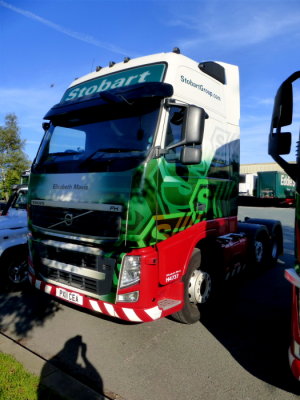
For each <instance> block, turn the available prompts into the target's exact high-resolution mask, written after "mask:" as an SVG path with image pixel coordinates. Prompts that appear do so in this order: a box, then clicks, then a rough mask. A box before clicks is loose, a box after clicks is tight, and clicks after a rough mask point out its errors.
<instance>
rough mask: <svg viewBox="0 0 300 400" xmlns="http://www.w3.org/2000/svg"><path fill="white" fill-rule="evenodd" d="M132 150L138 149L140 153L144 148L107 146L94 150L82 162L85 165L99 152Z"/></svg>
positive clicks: (125, 151) (127, 151) (128, 151)
mask: <svg viewBox="0 0 300 400" xmlns="http://www.w3.org/2000/svg"><path fill="white" fill-rule="evenodd" d="M132 151H136V152H139V153H143V152H144V150H140V149H125V148H117V147H105V148H101V147H100V148H99V149H97V150H96V151H94V152H93V153H92V154H90V155H89V156H88V157H87V158H86V159H85V160H84V161H83V162H82V163H81V165H84V164H85V163H86V162H88V161H90V160H92V159H93V157H94V156H95V155H96V154H97V153H112V154H113V153H130V152H132Z"/></svg>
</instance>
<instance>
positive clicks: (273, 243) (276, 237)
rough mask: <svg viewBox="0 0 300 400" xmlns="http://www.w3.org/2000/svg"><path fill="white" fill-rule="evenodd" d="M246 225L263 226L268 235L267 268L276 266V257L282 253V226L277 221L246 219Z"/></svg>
mask: <svg viewBox="0 0 300 400" xmlns="http://www.w3.org/2000/svg"><path fill="white" fill-rule="evenodd" d="M246 222H247V223H250V224H261V225H264V226H265V227H266V228H267V230H268V234H269V259H268V262H267V264H268V266H270V267H274V266H276V264H277V260H278V257H279V256H280V255H282V253H283V233H282V225H281V222H280V221H277V220H264V219H258V218H247V219H246Z"/></svg>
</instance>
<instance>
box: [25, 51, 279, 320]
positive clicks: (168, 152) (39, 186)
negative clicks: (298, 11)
mask: <svg viewBox="0 0 300 400" xmlns="http://www.w3.org/2000/svg"><path fill="white" fill-rule="evenodd" d="M239 117H240V101H239V73H238V68H237V67H236V66H233V65H229V64H225V63H221V62H200V63H199V62H196V61H194V60H191V59H189V58H187V57H185V56H183V55H181V54H180V52H179V50H178V49H175V50H174V51H173V52H171V53H162V54H155V55H151V56H146V57H141V58H137V59H129V58H125V59H124V61H123V62H120V63H117V64H116V63H113V62H111V63H110V64H109V66H108V67H105V68H101V67H97V69H96V72H93V73H90V74H88V75H86V76H83V77H82V78H80V79H77V80H75V81H74V82H73V83H72V84H71V86H70V87H69V88H68V89H67V90H66V92H65V93H64V95H63V97H62V99H61V101H60V103H58V104H57V105H55V106H53V107H52V108H51V109H50V110H49V111H48V112H47V114H46V115H45V117H44V119H45V120H46V121H47V122H44V123H43V128H44V130H45V134H44V138H43V140H42V143H41V145H40V148H39V150H38V153H37V156H36V158H35V160H34V162H33V165H32V170H31V175H30V182H29V204H28V214H29V249H30V261H29V264H30V265H29V276H30V280H31V282H32V284H33V285H35V287H36V288H38V289H40V290H42V291H44V292H46V293H48V294H50V295H52V296H56V297H57V298H60V299H62V300H65V301H67V302H70V303H73V304H76V305H78V306H79V307H83V308H87V309H90V310H94V311H96V312H98V313H103V314H106V315H109V316H112V317H117V318H120V319H123V320H129V321H135V322H141V321H153V320H156V319H159V318H161V317H165V316H167V315H170V314H172V315H173V317H174V318H175V319H177V320H179V321H181V322H183V323H193V322H196V321H198V320H199V318H200V313H201V312H202V310H203V309H204V308H206V307H208V306H209V304H210V302H211V301H212V300H213V299H214V296H215V295H216V294H217V291H218V287H219V282H221V281H223V280H226V279H229V278H230V277H232V276H234V275H236V274H238V273H239V272H240V271H242V270H243V269H244V267H245V265H246V264H247V263H248V264H249V265H250V266H251V267H257V268H262V267H263V266H265V265H271V264H274V263H275V262H276V260H277V257H278V256H279V254H280V253H281V251H282V228H281V225H280V223H279V222H278V221H269V220H254V219H248V220H247V221H245V222H243V223H238V220H237V197H238V184H239V134H240V129H239Z"/></svg>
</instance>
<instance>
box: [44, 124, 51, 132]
mask: <svg viewBox="0 0 300 400" xmlns="http://www.w3.org/2000/svg"><path fill="white" fill-rule="evenodd" d="M42 127H43V129H44V131H45V132H47V130H48V129H49V128H50V122H43V123H42Z"/></svg>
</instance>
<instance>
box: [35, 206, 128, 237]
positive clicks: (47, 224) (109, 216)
mask: <svg viewBox="0 0 300 400" xmlns="http://www.w3.org/2000/svg"><path fill="white" fill-rule="evenodd" d="M31 220H32V224H33V225H35V226H37V227H40V228H45V229H49V230H53V231H58V232H67V233H75V234H80V235H88V236H94V237H101V238H109V239H111V238H118V237H119V235H120V230H121V212H111V211H102V210H101V211H100V210H87V209H74V208H60V207H51V206H40V205H31Z"/></svg>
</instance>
